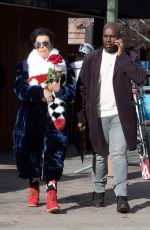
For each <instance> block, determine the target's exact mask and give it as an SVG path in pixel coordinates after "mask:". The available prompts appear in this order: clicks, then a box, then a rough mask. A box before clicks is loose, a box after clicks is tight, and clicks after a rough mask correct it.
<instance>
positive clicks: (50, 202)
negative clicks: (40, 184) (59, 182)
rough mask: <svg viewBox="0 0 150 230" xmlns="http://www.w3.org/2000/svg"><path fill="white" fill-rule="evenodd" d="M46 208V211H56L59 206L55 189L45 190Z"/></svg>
mask: <svg viewBox="0 0 150 230" xmlns="http://www.w3.org/2000/svg"><path fill="white" fill-rule="evenodd" d="M46 208H47V212H51V213H58V212H59V210H60V208H59V206H58V201H57V192H56V190H50V191H48V192H46Z"/></svg>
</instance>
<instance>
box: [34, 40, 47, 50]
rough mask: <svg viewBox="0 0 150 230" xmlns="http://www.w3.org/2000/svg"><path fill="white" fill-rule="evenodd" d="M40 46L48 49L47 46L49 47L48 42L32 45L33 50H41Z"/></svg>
mask: <svg viewBox="0 0 150 230" xmlns="http://www.w3.org/2000/svg"><path fill="white" fill-rule="evenodd" d="M42 46H44V47H48V46H49V41H43V42H35V43H34V47H35V49H39V48H41V47H42Z"/></svg>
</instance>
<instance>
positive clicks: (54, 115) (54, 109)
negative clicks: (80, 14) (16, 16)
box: [13, 28, 75, 213]
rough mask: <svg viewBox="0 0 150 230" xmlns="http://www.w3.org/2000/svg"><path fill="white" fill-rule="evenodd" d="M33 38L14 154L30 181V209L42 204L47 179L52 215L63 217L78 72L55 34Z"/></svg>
mask: <svg viewBox="0 0 150 230" xmlns="http://www.w3.org/2000/svg"><path fill="white" fill-rule="evenodd" d="M30 39H31V41H32V43H33V44H34V49H33V50H32V51H31V53H30V54H29V56H28V58H27V60H25V61H23V62H21V63H19V64H18V65H17V68H16V81H15V86H14V91H15V94H16V96H17V98H18V99H19V100H20V102H21V107H20V109H19V111H18V114H17V118H16V124H15V128H14V135H13V137H14V146H13V151H14V156H15V161H16V165H17V171H18V176H19V177H21V178H24V179H29V187H30V188H29V199H28V205H29V206H30V207H35V206H38V204H39V195H40V186H39V181H40V180H44V181H46V188H47V189H46V208H47V211H48V212H52V213H57V212H58V211H59V205H58V201H57V181H58V180H59V179H60V178H61V176H62V172H63V162H64V159H65V154H66V150H67V145H68V132H67V105H68V104H69V103H70V102H71V101H72V100H73V99H74V94H75V87H74V85H73V83H72V82H73V81H72V74H73V72H71V69H70V68H69V67H67V66H66V62H65V61H64V59H63V58H62V57H61V55H60V54H59V52H58V50H57V49H55V48H54V44H55V36H54V34H53V33H52V32H51V31H49V30H47V29H45V28H37V29H35V30H34V31H33V32H32V34H31V37H30ZM56 75H57V76H56ZM55 76H56V78H55Z"/></svg>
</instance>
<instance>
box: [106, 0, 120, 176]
mask: <svg viewBox="0 0 150 230" xmlns="http://www.w3.org/2000/svg"><path fill="white" fill-rule="evenodd" d="M117 19H118V0H107V22H115V21H117ZM107 162H108V176H110V177H111V176H112V162H111V157H110V154H109V156H108V161H107Z"/></svg>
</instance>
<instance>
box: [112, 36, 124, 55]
mask: <svg viewBox="0 0 150 230" xmlns="http://www.w3.org/2000/svg"><path fill="white" fill-rule="evenodd" d="M114 44H115V45H117V46H118V51H117V53H118V56H120V55H121V54H122V53H123V52H124V49H125V48H124V43H123V40H122V39H121V38H118V39H116V40H115V41H114Z"/></svg>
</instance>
